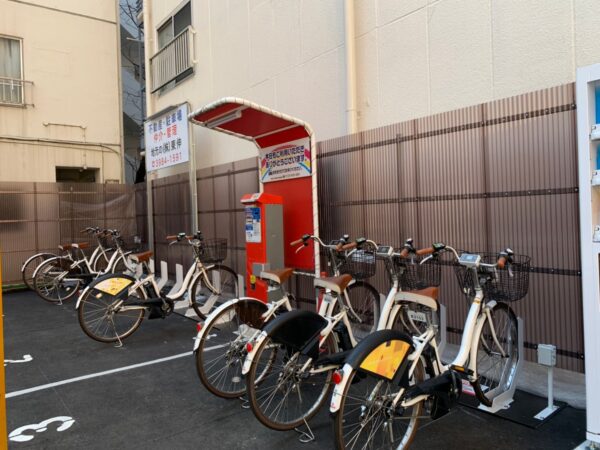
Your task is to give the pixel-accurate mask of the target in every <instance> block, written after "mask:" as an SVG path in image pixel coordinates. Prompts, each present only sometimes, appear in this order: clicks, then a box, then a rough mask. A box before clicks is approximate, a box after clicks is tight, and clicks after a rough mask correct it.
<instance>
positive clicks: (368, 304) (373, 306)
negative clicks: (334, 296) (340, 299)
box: [347, 281, 380, 341]
mask: <svg viewBox="0 0 600 450" xmlns="http://www.w3.org/2000/svg"><path fill="white" fill-rule="evenodd" d="M347 292H348V298H349V300H350V305H351V306H352V311H354V313H353V312H352V311H348V320H349V321H350V326H351V328H352V334H353V335H354V338H355V339H356V340H357V341H361V340H362V339H363V338H365V337H366V336H368V335H369V334H371V333H372V332H373V331H375V330H376V329H377V323H378V322H379V314H380V302H379V292H377V289H375V288H374V287H373V286H371V285H370V284H369V283H366V282H364V281H357V282H355V283H353V284H351V285H350V286H348V288H347Z"/></svg>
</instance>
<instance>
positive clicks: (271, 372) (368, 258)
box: [242, 238, 439, 439]
mask: <svg viewBox="0 0 600 450" xmlns="http://www.w3.org/2000/svg"><path fill="white" fill-rule="evenodd" d="M365 245H368V246H370V247H372V248H374V249H376V250H373V251H372V250H365V249H364V246H365ZM342 248H344V249H352V248H354V249H355V252H356V253H358V252H361V253H362V254H361V253H358V256H356V259H358V258H359V256H360V258H361V259H362V260H363V264H367V263H369V264H371V265H373V266H375V257H376V253H381V254H382V255H387V256H389V255H391V253H389V252H390V251H392V250H391V249H392V247H389V246H386V247H378V246H377V244H376V243H375V242H373V241H369V240H366V239H364V238H361V239H357V240H356V241H355V242H354V243H352V244H347V245H345V246H343V247H342ZM413 251H414V250H413V249H412V247H411V246H408V244H407V248H405V249H403V252H402V254H401V256H402V257H408V256H409V255H410V253H411V252H413ZM356 253H355V254H356ZM352 256H353V254H352V253H349V254H348V257H349V258H351V257H352ZM363 270H364V269H363ZM391 274H392V278H393V284H392V289H391V290H390V293H389V294H388V297H387V299H386V302H385V304H384V307H383V309H382V310H381V314H380V316H379V317H378V321H375V322H374V323H373V326H372V328H373V329H374V328H375V327H378V328H390V327H392V326H393V325H394V323H395V321H396V317H397V315H398V313H399V311H401V310H402V305H401V302H402V301H404V302H414V303H418V302H421V301H422V302H424V303H425V304H426V305H429V306H430V307H432V308H436V307H437V302H436V301H431V302H428V301H427V297H425V296H424V295H419V294H420V293H421V292H420V291H416V292H415V291H413V292H411V293H406V294H405V296H404V297H401V298H400V299H398V291H399V284H398V283H399V278H398V277H397V271H396V270H393V271H392V272H391ZM438 279H439V277H438ZM351 280H352V278H351V277H350V276H349V275H341V276H339V277H332V278H322V279H315V280H314V285H315V287H317V288H322V289H325V290H326V292H325V295H324V297H323V300H322V302H321V305H320V307H319V312H318V313H313V312H309V311H292V312H290V313H287V314H285V315H282V316H280V317H278V318H276V319H274V320H273V321H271V322H270V323H268V324H267V325H266V326H265V327H264V329H263V330H262V332H261V333H260V335H259V337H258V339H257V340H256V342H255V343H251V344H252V345H251V346H252V348H251V349H250V351H249V354H248V356H247V358H246V361H245V363H244V368H243V370H242V373H243V374H244V375H246V391H247V393H248V399H249V403H250V407H251V408H252V411H253V412H254V414H255V416H256V417H257V419H258V420H259V421H260V422H261V423H262V424H263V425H265V426H267V427H269V428H272V429H275V430H279V431H286V430H291V429H295V428H297V427H298V426H300V425H301V424H304V425H306V426H307V428H308V429H309V430H310V428H309V427H308V421H309V420H310V419H311V418H312V417H313V416H314V415H315V414H316V413H317V412H318V410H319V409H320V407H321V406H322V404H323V402H324V401H325V400H326V396H327V394H328V393H329V392H330V390H331V387H332V384H333V383H332V376H333V373H334V370H335V369H338V368H339V367H341V366H342V365H343V363H344V360H345V358H346V356H347V355H348V354H349V352H350V351H351V350H352V349H353V348H354V347H356V345H357V340H356V338H355V336H354V333H353V329H352V327H351V326H350V321H349V319H348V316H349V313H350V309H351V305H349V304H348V302H347V300H342V299H347V296H346V294H345V291H346V289H347V287H348V285H349V284H350V282H351ZM432 289H436V288H432ZM340 301H341V305H340V304H338V302H340ZM365 339H368V337H366V338H365ZM363 340H364V339H363ZM338 344H339V348H338ZM340 348H341V350H342V351H340ZM302 389H304V391H302ZM296 400H297V403H295V404H293V405H292V402H294V401H296ZM306 436H307V437H310V439H312V438H313V437H314V436H312V432H309V433H306Z"/></svg>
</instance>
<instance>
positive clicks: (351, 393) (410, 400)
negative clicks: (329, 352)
mask: <svg viewBox="0 0 600 450" xmlns="http://www.w3.org/2000/svg"><path fill="white" fill-rule="evenodd" d="M446 250H447V251H449V252H450V254H452V255H453V256H454V257H455V258H456V260H457V261H458V264H457V265H456V267H455V269H456V274H457V278H458V280H459V283H460V285H461V287H462V288H463V290H464V293H465V294H466V295H467V296H468V297H469V298H470V299H471V306H470V309H469V314H468V316H467V319H466V322H465V325H464V332H463V336H462V341H461V345H460V350H459V352H458V355H457V356H456V358H455V359H454V361H452V362H451V363H450V364H447V365H446V364H443V363H442V360H441V355H440V353H439V351H438V348H437V344H436V341H435V339H434V337H435V329H434V328H433V327H431V326H430V327H427V329H426V330H425V331H424V332H423V333H422V334H421V335H420V336H413V337H410V336H408V335H406V334H404V333H402V332H399V331H395V330H385V331H378V332H376V333H374V334H373V335H371V336H369V337H368V338H367V339H365V340H363V341H362V342H361V344H360V345H359V346H358V347H357V348H356V349H355V350H354V351H353V353H352V355H350V356H349V357H348V359H347V360H346V363H345V365H344V367H343V368H342V369H341V370H340V371H339V372H338V373H337V376H336V381H337V384H336V386H335V389H334V392H333V396H332V399H331V406H330V411H331V413H333V415H334V433H335V442H336V448H338V449H359V448H360V449H370V448H385V449H406V448H408V446H409V445H410V443H411V441H412V439H413V438H414V435H415V433H416V431H417V426H418V421H419V419H421V418H423V417H431V418H433V419H436V418H438V417H440V416H442V415H443V414H445V413H446V412H448V410H449V409H450V408H451V407H452V406H453V405H454V403H455V402H456V401H457V399H458V397H459V396H460V394H461V390H462V379H463V378H466V379H467V380H468V381H469V382H470V383H471V385H472V386H473V390H474V393H475V395H476V396H477V398H478V399H479V401H480V402H481V403H482V404H484V405H486V406H491V405H492V402H493V400H494V398H496V397H497V396H499V395H501V394H502V393H503V392H506V391H507V390H508V389H509V388H510V387H511V385H512V383H513V382H514V378H515V375H516V371H517V364H518V360H519V357H520V355H519V348H518V338H519V336H518V325H517V319H516V316H515V314H514V312H513V311H512V309H510V307H509V306H508V305H507V304H506V303H504V302H505V301H516V300H519V299H521V298H522V297H524V296H525V295H526V293H527V290H528V285H529V283H528V280H529V258H528V257H526V256H518V255H514V254H513V252H512V251H511V250H510V249H506V250H505V251H503V252H501V253H499V254H483V255H482V254H472V253H463V254H462V255H460V256H459V255H458V253H457V252H456V250H455V249H453V248H452V247H449V246H445V245H444V244H435V245H434V246H433V247H432V248H430V249H428V250H426V251H424V252H421V254H427V253H429V254H439V253H441V252H443V251H446ZM431 301H433V298H432V299H431ZM425 372H427V374H428V375H429V378H428V379H426V377H425ZM425 408H427V410H428V414H427V415H425V414H424V409H425Z"/></svg>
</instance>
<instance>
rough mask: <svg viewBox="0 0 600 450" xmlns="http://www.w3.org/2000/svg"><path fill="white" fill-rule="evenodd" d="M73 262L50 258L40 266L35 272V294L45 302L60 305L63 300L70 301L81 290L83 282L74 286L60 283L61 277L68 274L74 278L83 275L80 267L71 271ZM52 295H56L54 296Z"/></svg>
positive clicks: (60, 257)
mask: <svg viewBox="0 0 600 450" xmlns="http://www.w3.org/2000/svg"><path fill="white" fill-rule="evenodd" d="M72 264H73V261H72V260H71V259H69V258H65V257H63V256H57V257H55V258H50V259H47V260H46V261H44V262H43V263H42V264H40V265H39V266H38V267H37V269H36V270H35V276H34V279H33V287H34V290H35V292H36V293H37V294H38V295H39V296H40V297H41V298H42V299H44V300H46V301H47V302H50V303H60V302H62V301H63V300H69V299H70V298H72V297H73V296H74V295H75V294H77V291H78V290H79V287H80V286H81V280H78V281H77V282H74V283H75V284H74V286H72V285H70V284H68V283H67V282H64V281H62V280H61V281H59V280H58V278H60V277H61V276H62V277H63V278H64V276H66V274H70V275H73V276H78V275H81V273H82V271H81V269H80V268H79V267H76V268H73V269H70V266H71V265H72ZM52 293H54V294H53V295H52Z"/></svg>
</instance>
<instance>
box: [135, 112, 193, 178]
mask: <svg viewBox="0 0 600 450" xmlns="http://www.w3.org/2000/svg"><path fill="white" fill-rule="evenodd" d="M187 115H188V107H187V104H183V105H181V106H179V107H178V108H177V109H174V110H171V111H169V112H168V113H166V114H163V115H161V116H159V117H156V118H154V119H152V120H148V121H146V122H144V136H145V138H146V172H151V171H153V170H158V169H164V168H165V167H169V166H174V165H175V164H180V163H183V162H187V161H188V160H189V159H190V148H189V136H188V121H187Z"/></svg>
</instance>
